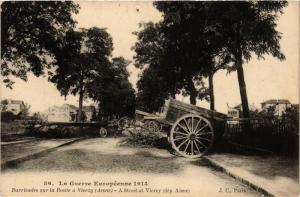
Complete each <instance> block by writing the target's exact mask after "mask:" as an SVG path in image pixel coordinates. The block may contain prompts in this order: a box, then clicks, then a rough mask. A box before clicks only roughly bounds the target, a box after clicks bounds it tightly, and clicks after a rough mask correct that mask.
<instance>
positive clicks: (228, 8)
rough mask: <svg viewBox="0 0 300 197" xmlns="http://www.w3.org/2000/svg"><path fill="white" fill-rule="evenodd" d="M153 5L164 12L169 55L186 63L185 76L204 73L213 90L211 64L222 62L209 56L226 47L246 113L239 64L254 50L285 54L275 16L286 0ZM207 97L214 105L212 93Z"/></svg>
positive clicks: (164, 3)
mask: <svg viewBox="0 0 300 197" xmlns="http://www.w3.org/2000/svg"><path fill="white" fill-rule="evenodd" d="M154 5H155V7H156V8H157V9H158V10H159V11H161V12H162V14H163V21H162V24H163V25H162V26H163V27H165V28H164V29H165V32H166V34H165V35H166V37H169V39H168V40H169V41H170V43H171V44H172V46H173V47H171V49H172V50H173V51H172V54H173V55H174V58H173V60H174V61H176V62H177V63H178V64H184V68H182V69H185V70H186V71H187V74H188V75H189V76H196V75H198V74H199V73H197V72H200V75H208V76H209V81H210V90H211V95H213V92H212V91H213V88H212V86H211V85H212V84H213V83H212V82H213V80H212V76H213V73H214V70H215V68H218V67H219V68H222V66H220V65H222V64H223V63H222V64H220V65H215V64H210V62H211V61H212V60H213V59H214V58H215V57H216V55H217V54H219V52H220V51H224V52H225V54H226V55H225V57H226V58H225V60H226V61H225V63H230V62H231V66H230V67H229V69H230V70H236V71H237V74H238V81H239V86H240V94H241V100H242V106H243V116H244V117H245V118H247V117H249V107H248V99H247V93H246V84H245V79H244V71H243V67H242V65H243V63H244V61H249V60H250V59H251V57H252V54H256V55H257V56H258V58H263V55H264V54H271V55H273V56H274V57H276V58H278V59H280V60H283V59H284V55H283V54H282V52H281V51H280V46H279V40H280V38H281V35H280V33H279V32H278V31H276V21H277V18H278V14H279V13H282V9H283V7H284V6H286V5H287V2H285V1H279V2H278V1H276V2H265V1H262V2H261V1H247V2H155V3H154ZM177 51H178V52H180V53H181V54H182V55H181V56H180V53H176V52H177ZM185 55H187V56H188V57H189V58H186V57H185ZM197 56H198V57H197ZM177 57H180V58H177ZM199 57H201V58H199ZM217 57H218V56H217ZM180 59H181V60H183V61H180ZM201 59H202V60H201ZM209 65H211V66H209ZM197 66H201V67H202V68H201V69H200V68H197ZM224 66H225V65H224ZM191 87H192V86H191ZM191 96H192V95H191ZM211 99H212V102H211V104H212V106H211V107H212V108H213V103H214V102H213V97H211Z"/></svg>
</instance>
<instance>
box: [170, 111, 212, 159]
mask: <svg viewBox="0 0 300 197" xmlns="http://www.w3.org/2000/svg"><path fill="white" fill-rule="evenodd" d="M170 141H171V144H172V147H173V149H174V150H175V151H176V152H177V153H179V154H180V155H182V156H184V157H187V158H198V157H201V156H202V155H203V154H205V153H206V152H207V151H208V150H209V149H210V148H211V146H212V144H213V141H214V131H213V128H212V126H211V124H210V122H209V121H208V120H207V119H205V118H203V117H201V116H198V115H195V114H187V115H184V116H182V117H180V118H179V119H178V120H177V121H176V122H175V123H174V124H173V126H172V129H171V133H170Z"/></svg>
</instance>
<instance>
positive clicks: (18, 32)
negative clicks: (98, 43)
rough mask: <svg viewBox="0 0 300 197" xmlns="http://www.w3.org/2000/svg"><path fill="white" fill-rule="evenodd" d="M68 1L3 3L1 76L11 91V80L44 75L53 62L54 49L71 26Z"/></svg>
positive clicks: (72, 6)
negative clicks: (31, 75)
mask: <svg viewBox="0 0 300 197" xmlns="http://www.w3.org/2000/svg"><path fill="white" fill-rule="evenodd" d="M78 8H79V6H78V5H77V4H75V3H74V2H71V1H66V2H61V1H49V2H38V1H26V2H25V1H23V2H21V1H19V2H17V1H16V2H14V1H6V2H2V4H1V62H2V63H1V75H2V76H3V82H4V83H5V84H6V86H7V87H10V88H12V85H13V81H12V79H11V77H12V76H13V77H18V78H21V79H23V80H27V73H28V72H32V73H33V74H34V75H35V76H40V75H42V74H43V73H44V68H49V67H51V66H52V65H53V63H54V62H55V60H56V54H57V48H58V47H59V46H60V45H61V44H62V42H63V40H64V36H65V34H66V32H67V31H70V30H71V29H73V28H74V26H75V21H74V20H73V19H72V14H74V13H75V14H77V13H78Z"/></svg>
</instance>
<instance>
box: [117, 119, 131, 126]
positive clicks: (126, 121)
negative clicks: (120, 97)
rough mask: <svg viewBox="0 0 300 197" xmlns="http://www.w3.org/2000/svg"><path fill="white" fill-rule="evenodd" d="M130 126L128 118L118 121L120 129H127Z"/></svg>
mask: <svg viewBox="0 0 300 197" xmlns="http://www.w3.org/2000/svg"><path fill="white" fill-rule="evenodd" d="M128 126H129V120H128V118H127V117H123V118H121V119H120V120H119V121H118V127H119V129H126V128H127V127H128Z"/></svg>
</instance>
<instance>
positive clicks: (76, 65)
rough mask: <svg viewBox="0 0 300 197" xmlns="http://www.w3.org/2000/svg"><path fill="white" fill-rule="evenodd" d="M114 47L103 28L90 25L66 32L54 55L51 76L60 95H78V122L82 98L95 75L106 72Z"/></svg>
mask: <svg viewBox="0 0 300 197" xmlns="http://www.w3.org/2000/svg"><path fill="white" fill-rule="evenodd" d="M112 49H113V43H112V38H111V36H110V35H109V34H108V33H107V32H106V30H105V29H100V28H97V27H93V28H90V29H81V31H78V32H68V33H67V36H66V41H65V43H64V46H63V47H61V49H60V52H59V55H57V57H58V58H57V62H58V66H57V67H56V70H55V72H54V73H52V74H51V76H50V81H51V82H53V83H54V84H56V87H57V89H58V90H59V91H60V92H61V94H62V95H64V96H66V95H68V94H70V93H71V94H73V95H76V94H78V95H79V110H78V121H79V122H80V121H81V117H82V103H83V99H84V98H85V97H86V96H87V95H88V91H89V89H90V87H91V86H93V83H94V81H95V80H96V79H97V78H101V77H103V76H105V75H106V72H105V71H106V70H108V67H109V66H110V61H109V57H110V56H111V52H112Z"/></svg>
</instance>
